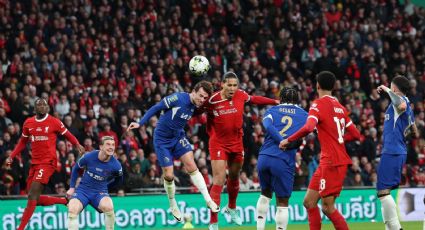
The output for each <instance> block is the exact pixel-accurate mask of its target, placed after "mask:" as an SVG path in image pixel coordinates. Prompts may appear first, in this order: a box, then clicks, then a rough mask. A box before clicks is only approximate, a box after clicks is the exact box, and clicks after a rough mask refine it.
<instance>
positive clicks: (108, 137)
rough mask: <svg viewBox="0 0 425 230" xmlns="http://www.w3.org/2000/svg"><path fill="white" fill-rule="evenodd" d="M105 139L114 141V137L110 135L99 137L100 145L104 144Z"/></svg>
mask: <svg viewBox="0 0 425 230" xmlns="http://www.w3.org/2000/svg"><path fill="white" fill-rule="evenodd" d="M105 141H114V143H115V139H114V138H113V137H112V136H103V137H102V138H101V139H100V144H101V145H103V144H105Z"/></svg>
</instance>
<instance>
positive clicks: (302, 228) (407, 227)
mask: <svg viewBox="0 0 425 230" xmlns="http://www.w3.org/2000/svg"><path fill="white" fill-rule="evenodd" d="M401 225H402V227H403V230H420V229H422V226H423V222H402V223H401ZM348 227H349V228H350V230H380V229H382V230H383V229H385V227H384V224H383V223H381V222H378V223H349V224H348ZM173 229H181V228H173ZM194 229H196V230H207V229H208V228H194ZM223 229H224V230H230V229H232V230H233V229H234V230H242V229H243V230H255V229H256V226H229V227H221V228H220V230H223ZM274 229H276V227H275V226H274V225H268V226H267V228H266V230H274ZM307 229H308V225H307V224H289V225H288V230H307ZM332 229H334V228H333V226H332V224H323V225H322V230H332Z"/></svg>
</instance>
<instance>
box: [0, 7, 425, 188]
mask: <svg viewBox="0 0 425 230" xmlns="http://www.w3.org/2000/svg"><path fill="white" fill-rule="evenodd" d="M405 2H406V3H405V4H401V3H399V1H397V0H355V1H354V0H345V1H339V0H336V1H324V0H302V1H296V0H292V1H291V0H289V1H284V0H265V1H256V0H249V1H236V0H205V1H201V0H178V1H173V0H145V1H136V0H129V1H124V0H95V1H90V0H71V1H39V0H32V1H22V0H14V1H10V0H0V163H1V169H0V194H23V193H24V191H25V180H26V176H27V175H28V166H29V164H30V151H24V152H22V154H21V156H20V157H19V158H18V159H16V160H15V161H14V163H13V164H12V167H11V169H7V167H6V164H5V161H4V159H5V158H6V157H7V156H8V155H9V154H10V152H11V150H12V149H13V147H14V146H15V144H16V143H17V140H18V139H19V137H20V135H21V128H22V124H23V122H24V120H25V119H26V118H28V117H29V116H32V115H34V100H35V99H36V97H40V96H42V97H45V98H47V99H48V103H49V105H50V113H51V114H52V115H54V116H56V117H58V118H60V119H61V120H62V121H63V123H64V124H65V126H66V127H67V128H68V129H69V130H70V131H71V132H72V133H73V134H74V135H76V137H77V138H78V140H79V141H80V143H81V144H83V145H84V147H85V148H86V151H91V150H93V149H97V148H98V144H99V138H101V137H102V136H105V135H111V136H113V137H114V138H115V139H116V141H117V143H118V144H117V146H118V147H117V158H118V159H119V160H120V162H121V163H122V165H123V168H124V171H125V178H126V183H125V184H124V185H123V186H122V188H121V189H120V190H119V193H120V194H122V193H123V192H124V191H125V192H131V191H137V190H138V189H140V188H162V185H161V182H162V180H161V179H160V175H161V168H160V167H159V165H158V161H157V157H156V154H155V152H154V149H153V147H152V133H153V130H154V129H155V126H156V122H157V119H155V118H154V119H151V120H150V122H149V124H148V125H146V126H143V127H142V128H140V129H139V130H136V131H135V132H129V133H127V132H125V130H126V128H127V126H128V125H129V123H130V122H132V121H138V120H139V119H140V118H141V116H142V115H143V114H144V113H145V111H146V110H147V109H148V108H149V107H151V106H152V105H154V104H155V103H156V102H158V101H160V100H161V98H162V97H164V96H165V95H168V94H170V93H173V92H176V91H190V88H191V86H193V85H194V83H195V82H196V81H199V80H200V79H201V78H199V77H198V78H197V77H193V76H191V75H190V73H189V72H188V69H187V65H188V62H189V60H190V58H191V57H192V56H194V55H197V54H200V55H204V56H206V57H207V58H208V59H209V61H210V64H211V66H212V70H210V72H209V73H208V76H207V77H206V79H208V80H211V81H212V82H213V83H214V85H215V86H216V87H217V89H218V88H219V87H220V80H221V79H220V77H221V76H222V74H223V72H224V71H227V70H233V71H235V72H236V73H237V74H238V76H239V78H240V87H241V88H242V89H244V90H245V91H247V92H248V93H250V94H255V95H263V96H267V97H271V98H276V99H277V98H278V93H279V89H280V88H281V87H283V86H293V87H296V88H297V89H298V90H299V92H300V95H301V98H302V100H301V101H300V105H301V106H302V107H303V108H305V109H308V107H309V105H310V102H311V101H312V100H314V99H315V97H316V94H315V85H314V84H315V82H314V76H315V74H316V73H318V72H319V71H322V70H329V71H332V72H334V73H335V75H336V76H337V78H338V81H337V85H336V90H335V91H334V95H335V96H336V97H337V98H338V99H339V101H340V102H341V103H342V104H343V105H345V106H346V108H347V109H348V111H349V112H350V116H351V118H352V120H353V121H354V123H355V124H357V126H358V127H359V129H360V130H361V133H362V135H363V137H362V139H361V141H357V142H350V143H347V150H348V153H349V154H350V156H351V157H352V159H353V165H352V166H351V167H350V170H349V172H348V177H347V179H346V183H345V185H346V186H374V185H375V184H376V166H377V163H378V162H379V157H380V156H379V155H380V150H381V148H382V146H381V144H382V141H381V135H382V127H383V126H382V124H383V119H384V111H385V109H386V107H387V105H388V103H389V100H388V98H387V97H386V96H382V95H379V94H378V93H377V91H376V90H375V88H376V87H377V86H378V85H380V84H384V85H388V84H389V82H390V80H391V78H392V77H393V76H395V75H397V74H401V75H404V76H406V77H407V78H409V80H410V83H411V90H410V93H409V94H408V96H409V99H410V102H411V106H412V107H413V108H414V113H415V116H416V124H417V126H418V128H419V130H420V137H419V138H412V137H410V138H409V139H408V160H407V165H408V166H406V167H405V169H404V171H403V179H402V180H403V181H402V184H403V185H410V186H416V185H424V184H425V172H424V169H425V155H424V154H425V147H424V146H425V145H424V143H425V140H424V133H425V132H424V117H425V113H424V105H425V104H424V87H425V84H424V80H425V33H424V32H425V10H424V9H423V8H418V7H416V6H414V5H413V4H411V3H410V2H409V1H405ZM266 109H267V108H265V107H257V106H252V105H250V104H247V105H246V107H245V115H244V133H245V136H244V144H245V148H246V149H245V164H244V167H243V172H241V183H240V188H241V190H249V189H252V188H257V187H258V186H259V183H258V174H257V172H256V164H257V156H258V150H259V147H260V146H261V144H262V143H263V140H264V135H265V133H264V129H263V127H262V125H261V117H262V115H263V114H264V112H265V110H266ZM205 122H206V118H205V116H198V117H194V118H192V120H190V121H189V124H190V125H189V127H188V129H187V132H188V133H189V136H190V137H191V140H190V141H191V142H192V143H193V145H194V148H195V151H194V155H195V159H196V162H197V164H198V167H199V168H200V170H201V172H202V174H203V175H204V177H205V180H206V182H207V184H211V182H212V179H211V169H210V164H209V154H208V135H207V134H206V131H205V125H204V124H205ZM319 153H320V145H319V143H318V141H317V139H316V138H315V136H314V135H313V134H312V135H309V136H308V137H307V138H306V140H305V143H304V144H303V145H302V146H301V148H300V150H299V152H298V154H297V156H296V175H295V177H296V179H295V188H297V189H300V188H305V186H306V184H307V182H308V180H309V178H310V177H311V175H312V173H313V172H314V170H315V168H316V167H317V165H318V158H319V156H318V154H319ZM57 154H58V158H59V159H60V161H59V163H58V165H57V173H55V175H54V176H53V177H52V179H51V182H50V184H49V190H48V191H46V192H49V193H63V192H64V191H65V189H66V188H67V187H68V180H69V175H70V172H71V169H72V166H73V165H74V164H75V162H76V160H77V159H78V156H77V154H76V151H75V150H73V149H72V146H71V145H70V143H68V142H66V141H64V139H60V141H58V143H57ZM174 165H175V167H176V169H178V170H176V171H175V172H176V184H177V185H178V186H183V187H193V186H192V185H191V181H190V177H189V176H188V175H187V174H186V173H185V170H184V166H183V165H182V164H181V162H179V161H175V162H174ZM191 191H195V189H194V187H193V189H191Z"/></svg>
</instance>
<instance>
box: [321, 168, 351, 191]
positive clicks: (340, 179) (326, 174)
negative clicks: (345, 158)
mask: <svg viewBox="0 0 425 230" xmlns="http://www.w3.org/2000/svg"><path fill="white" fill-rule="evenodd" d="M346 174H347V165H340V166H323V167H322V175H321V178H320V184H319V193H320V196H321V197H322V198H323V197H327V196H335V197H338V196H339V194H340V193H341V190H342V185H343V184H344V179H345V175H346Z"/></svg>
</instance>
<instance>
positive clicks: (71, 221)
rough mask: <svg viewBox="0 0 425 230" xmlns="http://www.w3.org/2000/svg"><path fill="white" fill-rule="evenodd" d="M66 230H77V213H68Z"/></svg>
mask: <svg viewBox="0 0 425 230" xmlns="http://www.w3.org/2000/svg"><path fill="white" fill-rule="evenodd" d="M68 230H78V215H75V214H71V213H68Z"/></svg>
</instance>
